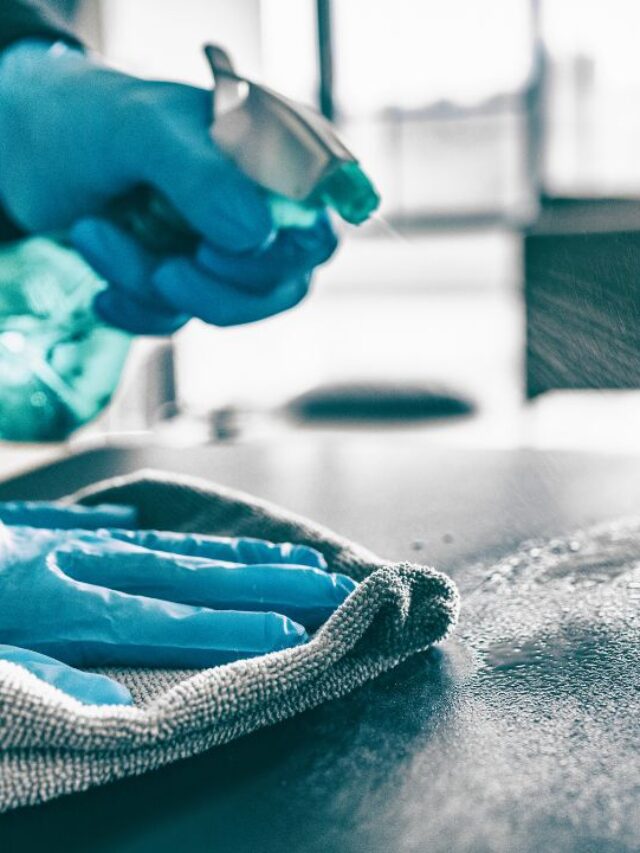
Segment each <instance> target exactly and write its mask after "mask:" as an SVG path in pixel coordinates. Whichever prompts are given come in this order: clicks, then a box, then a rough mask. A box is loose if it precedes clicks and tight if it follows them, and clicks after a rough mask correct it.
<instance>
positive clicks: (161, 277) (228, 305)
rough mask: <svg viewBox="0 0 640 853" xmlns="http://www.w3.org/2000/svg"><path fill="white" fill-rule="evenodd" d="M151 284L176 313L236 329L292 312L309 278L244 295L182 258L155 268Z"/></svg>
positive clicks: (296, 279)
mask: <svg viewBox="0 0 640 853" xmlns="http://www.w3.org/2000/svg"><path fill="white" fill-rule="evenodd" d="M153 282H154V285H155V287H156V289H157V291H158V292H159V294H160V295H161V296H162V297H163V298H164V299H165V300H166V301H167V302H168V303H169V304H170V305H172V306H173V308H174V309H175V310H176V311H178V312H181V313H185V314H190V315H192V316H193V317H199V318H200V319H201V320H204V321H205V322H206V323H211V324H213V325H214V326H240V325H243V324H244V323H253V322H256V321H257V320H264V319H265V318H266V317H271V316H273V315H274V314H280V313H281V312H283V311H287V310H289V309H290V308H293V307H294V306H295V305H297V304H298V303H299V302H300V301H301V300H302V299H303V298H304V297H305V296H306V294H307V292H308V289H309V284H310V278H309V276H301V277H298V278H292V279H288V280H286V281H284V282H282V283H280V284H279V285H278V286H277V287H274V288H273V289H272V290H270V291H269V292H268V293H262V294H254V293H246V292H244V291H242V290H239V289H238V288H236V287H234V286H233V285H228V284H225V283H224V282H221V281H219V280H218V279H216V278H215V277H213V276H211V275H209V274H207V273H206V272H205V271H204V270H202V269H201V268H199V267H198V266H197V265H196V264H194V263H192V262H191V261H188V260H187V259H186V258H175V259H172V260H169V261H166V262H165V263H164V264H162V266H161V267H159V268H158V270H157V272H156V273H155V275H154V277H153Z"/></svg>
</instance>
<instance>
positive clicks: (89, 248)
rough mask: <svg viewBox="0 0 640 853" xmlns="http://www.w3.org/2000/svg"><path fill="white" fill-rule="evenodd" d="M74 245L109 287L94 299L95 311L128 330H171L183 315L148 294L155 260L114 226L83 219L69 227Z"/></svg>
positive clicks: (151, 289)
mask: <svg viewBox="0 0 640 853" xmlns="http://www.w3.org/2000/svg"><path fill="white" fill-rule="evenodd" d="M71 241H72V243H73V245H74V247H75V248H76V249H77V251H78V252H80V254H82V255H83V257H84V258H85V260H87V262H88V263H89V264H90V265H91V266H92V267H93V269H94V270H95V271H96V272H97V273H98V275H100V276H102V278H104V279H105V280H106V281H107V282H108V283H109V287H108V288H107V289H106V290H104V291H102V292H101V293H100V294H98V296H97V297H96V300H95V307H96V310H97V311H98V313H99V314H100V316H101V317H102V318H103V319H104V320H105V321H106V322H108V323H110V324H111V325H114V326H118V327H119V328H124V329H125V330H126V331H129V332H132V333H133V334H152V335H158V334H159V335H166V334H172V333H173V332H174V331H176V330H177V329H178V328H180V326H182V325H184V323H186V322H187V320H188V319H189V318H188V317H186V316H184V315H180V314H176V312H175V311H173V310H172V309H171V308H170V307H169V306H167V305H164V304H163V303H162V300H161V299H159V298H158V295H157V294H156V293H154V291H153V286H152V283H151V280H152V276H153V272H154V270H155V268H156V266H157V263H158V260H157V258H156V257H155V256H153V255H152V254H151V253H150V252H147V251H146V250H145V249H144V248H143V247H142V246H140V244H139V243H138V242H137V241H136V240H135V239H134V238H133V237H130V236H129V235H128V234H126V233H125V232H124V231H122V229H120V228H118V226H116V225H114V224H112V223H111V222H108V221H107V220H105V219H98V218H86V219H82V220H80V221H79V222H77V223H76V224H75V225H74V226H73V228H72V230H71Z"/></svg>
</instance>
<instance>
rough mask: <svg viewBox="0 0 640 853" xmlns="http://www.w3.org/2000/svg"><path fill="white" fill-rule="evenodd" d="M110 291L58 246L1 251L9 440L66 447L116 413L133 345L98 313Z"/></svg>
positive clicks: (1, 414) (28, 244) (3, 394)
mask: <svg viewBox="0 0 640 853" xmlns="http://www.w3.org/2000/svg"><path fill="white" fill-rule="evenodd" d="M104 287H105V282H104V281H103V280H102V279H100V278H99V277H98V276H97V275H96V274H95V273H94V271H93V270H92V269H91V267H89V266H88V265H87V264H86V263H85V262H84V261H83V260H82V258H80V257H79V255H78V254H76V252H74V251H73V250H72V249H70V248H67V247H66V246H64V245H63V244H62V243H59V242H56V241H55V240H53V239H50V238H47V237H33V238H31V239H27V240H24V241H22V242H20V243H14V244H11V245H9V246H7V247H6V248H2V249H0V437H1V438H3V439H5V440H9V441H60V440H62V439H64V438H66V437H67V436H68V435H69V434H70V433H71V432H73V431H74V430H75V429H77V428H78V427H80V426H82V425H83V424H86V423H88V422H89V421H91V420H92V419H93V418H95V417H96V416H97V415H98V414H99V413H100V412H101V411H102V410H103V409H104V408H105V406H107V405H108V403H109V401H110V400H111V397H112V395H113V393H114V390H115V388H116V387H117V384H118V380H119V378H120V374H121V372H122V368H123V366H124V363H125V360H126V357H127V353H128V351H129V347H130V344H131V337H130V336H129V335H128V334H127V333H126V332H122V331H120V330H118V329H114V328H112V327H110V326H107V325H106V324H105V323H103V322H102V321H101V320H100V319H99V318H98V317H97V316H96V314H95V313H94V310H93V300H94V297H95V296H96V294H97V293H98V292H99V291H100V290H101V289H102V288H104Z"/></svg>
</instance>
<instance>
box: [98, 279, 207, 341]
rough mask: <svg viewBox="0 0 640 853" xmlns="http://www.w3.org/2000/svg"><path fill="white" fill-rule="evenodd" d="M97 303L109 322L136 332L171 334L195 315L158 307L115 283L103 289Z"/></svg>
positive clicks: (142, 333)
mask: <svg viewBox="0 0 640 853" xmlns="http://www.w3.org/2000/svg"><path fill="white" fill-rule="evenodd" d="M94 307H95V310H96V313H97V314H98V315H99V316H100V317H101V318H102V320H104V322H105V323H108V324H109V325H111V326H116V327H117V328H119V329H123V330H124V331H125V332H129V333H130V334H132V335H156V336H169V335H172V334H173V333H174V332H177V331H178V329H180V328H181V327H182V326H184V324H185V323H187V322H188V321H189V320H190V319H191V318H190V317H187V316H185V315H184V314H177V313H174V314H169V313H164V312H160V311H154V310H153V309H150V308H148V307H147V306H146V305H141V304H140V303H139V302H137V301H136V300H135V299H133V298H131V297H130V296H127V295H126V294H124V293H122V292H120V291H119V290H116V288H114V287H109V288H107V290H103V291H102V292H101V293H99V294H98V295H97V296H96V298H95V301H94Z"/></svg>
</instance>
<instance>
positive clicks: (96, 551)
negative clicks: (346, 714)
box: [56, 537, 357, 628]
mask: <svg viewBox="0 0 640 853" xmlns="http://www.w3.org/2000/svg"><path fill="white" fill-rule="evenodd" d="M56 554H57V555H58V565H59V567H60V570H61V571H62V572H64V574H66V575H67V576H68V577H71V578H73V579H74V580H78V581H82V582H83V583H89V584H94V585H96V586H103V587H110V588H111V589H117V590H120V591H121V592H127V593H132V594H135V595H144V596H149V597H151V598H161V599H163V600H165V601H171V602H179V603H182V604H190V605H197V606H202V607H207V608H212V609H214V610H240V611H252V612H255V611H264V612H271V611H272V612H276V613H281V614H283V615H284V616H288V617H289V618H290V619H293V620H295V621H296V622H300V623H301V624H303V625H304V626H305V627H306V628H317V627H318V626H319V625H321V624H322V623H323V622H325V621H326V620H327V619H328V618H329V616H330V615H331V614H332V613H333V611H334V610H336V608H337V607H339V605H340V604H342V602H343V601H344V599H345V598H346V597H347V596H348V595H349V594H350V593H351V592H353V590H354V589H355V588H356V585H357V584H356V583H355V581H353V580H351V578H349V577H347V576H346V575H339V574H331V573H329V572H326V571H324V570H323V569H316V568H312V567H310V566H293V565H291V564H290V563H286V564H283V565H278V564H254V565H250V566H242V565H238V564H237V563H233V562H226V561H223V560H209V559H205V558H202V557H187V556H179V555H176V554H171V555H169V554H167V553H166V552H162V551H151V550H148V549H145V548H140V547H137V546H134V545H130V544H128V543H125V542H120V541H115V540H107V539H106V538H98V537H91V538H89V537H87V538H85V539H84V540H82V539H80V540H78V541H72V542H70V543H68V545H67V544H66V545H65V546H64V547H63V548H60V549H58V551H56Z"/></svg>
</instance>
